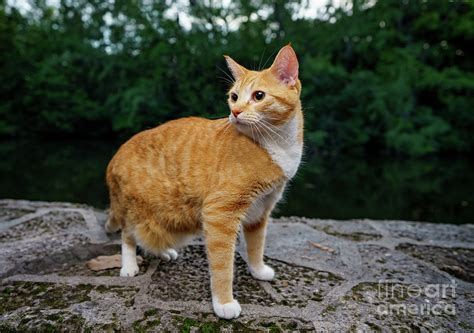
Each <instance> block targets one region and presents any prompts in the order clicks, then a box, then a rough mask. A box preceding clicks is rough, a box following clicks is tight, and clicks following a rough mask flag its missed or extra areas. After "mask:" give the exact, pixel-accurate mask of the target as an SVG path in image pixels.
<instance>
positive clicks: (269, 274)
mask: <svg viewBox="0 0 474 333" xmlns="http://www.w3.org/2000/svg"><path fill="white" fill-rule="evenodd" d="M249 269H250V274H252V276H253V277H254V278H255V279H257V280H262V281H270V280H272V279H273V278H274V277H275V271H274V270H273V268H271V267H270V266H267V265H263V266H262V267H259V268H253V267H249Z"/></svg>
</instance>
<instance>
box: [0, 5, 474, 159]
mask: <svg viewBox="0 0 474 333" xmlns="http://www.w3.org/2000/svg"><path fill="white" fill-rule="evenodd" d="M307 8H309V7H308V2H307V1H267V0H257V1H250V0H239V1H232V2H226V4H225V5H222V4H221V3H220V2H215V1H198V0H191V1H189V2H187V1H186V2H184V1H180V2H172V1H162V0H161V1H149V0H128V1H127V0H115V1H111V0H109V1H102V0H92V1H85V0H74V1H72V0H60V1H58V3H57V4H56V5H51V4H50V3H48V2H46V1H44V0H42V1H41V0H39V1H31V2H29V5H28V10H21V8H18V6H13V5H12V4H11V3H10V2H7V1H5V0H0V73H1V74H0V136H1V137H4V138H8V137H13V138H19V137H43V138H44V137H49V138H63V137H73V138H125V137H128V136H130V135H131V134H133V133H135V132H137V131H140V130H142V129H145V128H150V127H154V126H156V125H157V124H160V123H163V122H165V121H167V120H169V119H174V118H178V117H183V116H189V115H201V116H205V117H211V118H218V117H222V116H225V115H226V114H227V112H228V111H227V107H226V104H225V96H224V94H225V91H226V89H227V87H228V84H227V83H226V73H224V72H226V70H225V64H224V60H223V57H222V55H223V54H229V55H231V56H232V57H233V58H234V59H237V60H238V61H239V62H240V63H241V64H243V65H245V66H247V67H249V68H259V67H262V66H263V65H264V64H265V63H266V65H267V66H268V64H269V63H270V62H271V61H272V59H271V58H272V55H274V53H275V52H276V51H277V50H278V49H279V48H280V47H281V46H282V45H285V44H286V43H288V42H291V43H292V45H293V46H294V48H295V49H296V51H297V54H298V56H299V60H300V68H301V72H300V78H301V80H302V83H303V93H302V99H303V105H304V107H305V119H306V138H307V148H308V150H309V151H318V150H319V151H329V152H332V153H334V152H383V153H386V154H390V155H411V156H424V155H440V154H463V155H466V154H467V155H470V154H471V153H472V151H473V145H474V136H473V135H472V133H473V130H474V112H473V110H472V107H473V105H474V97H473V96H474V95H473V91H474V74H473V61H472V59H473V52H472V48H473V45H474V5H473V2H472V1H446V0H430V1H413V0H410V1H409V0H404V1H398V0H384V1H364V0H353V1H347V2H345V6H342V7H336V6H334V5H332V4H331V3H329V4H328V5H327V6H325V7H324V8H322V9H321V12H320V13H319V15H317V16H316V17H317V18H309V17H307V16H305V15H300V14H299V13H301V12H302V11H303V12H305V11H306V12H307V11H308V9H307ZM173 12H174V13H179V15H172V13H173ZM170 13H171V14H170ZM183 17H184V18H185V20H183ZM268 58H270V60H269V61H267V59H268ZM223 71H224V72H223Z"/></svg>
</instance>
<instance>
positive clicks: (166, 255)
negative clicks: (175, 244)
mask: <svg viewBox="0 0 474 333" xmlns="http://www.w3.org/2000/svg"><path fill="white" fill-rule="evenodd" d="M158 257H160V258H161V259H163V260H164V261H173V260H176V259H177V258H178V252H176V250H175V249H171V248H169V249H166V250H163V251H161V252H159V253H158Z"/></svg>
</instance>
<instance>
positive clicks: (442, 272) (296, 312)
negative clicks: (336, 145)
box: [0, 200, 474, 332]
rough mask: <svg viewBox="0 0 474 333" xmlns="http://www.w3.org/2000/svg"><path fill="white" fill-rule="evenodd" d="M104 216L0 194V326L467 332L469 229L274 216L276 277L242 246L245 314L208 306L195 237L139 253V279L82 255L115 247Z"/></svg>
mask: <svg viewBox="0 0 474 333" xmlns="http://www.w3.org/2000/svg"><path fill="white" fill-rule="evenodd" d="M105 219H106V214H105V212H103V211H100V210H97V209H94V208H92V207H88V206H85V205H77V204H71V203H47V202H30V201H23V200H21V201H20V200H18V201H17V200H0V278H1V279H2V280H1V285H0V331H19V332H20V331H21V332H24V331H38V330H40V331H41V330H45V331H46V330H63V331H93V332H96V331H110V330H117V331H137V332H145V331H151V332H153V331H156V332H161V331H172V332H190V331H193V332H198V331H203V332H233V331H244V332H248V331H255V332H280V331H318V332H321V331H323V332H326V331H327V332H332V331H364V332H365V331H386V330H398V331H404V330H406V331H433V330H435V331H436V330H439V331H446V330H448V331H472V330H474V316H473V311H474V303H473V300H474V225H472V224H466V225H460V226H456V225H447V224H433V223H422V222H406V221H373V220H350V221H334V220H315V219H307V218H300V217H288V218H279V219H274V220H273V221H272V223H271V224H270V225H269V229H268V236H267V239H268V241H267V248H266V256H267V263H268V264H269V265H271V266H273V267H274V268H275V270H276V273H277V276H276V278H275V280H274V281H272V282H261V281H256V280H254V279H252V278H251V276H250V274H249V273H248V271H247V268H246V264H245V260H246V257H245V251H244V244H243V242H242V241H240V242H239V246H238V250H237V251H238V253H237V256H236V269H235V279H234V294H235V296H236V298H237V299H238V300H239V301H240V303H241V305H242V310H243V311H242V315H241V317H240V318H238V319H237V320H234V321H226V320H219V319H218V318H216V317H215V316H214V314H213V312H212V309H211V304H210V291H209V277H208V271H207V261H206V255H205V250H204V245H203V244H202V241H201V240H200V239H197V240H196V241H194V242H192V244H191V245H189V246H187V247H185V248H183V249H181V250H180V251H179V252H180V257H179V258H178V260H177V261H175V262H172V263H167V262H163V261H161V260H160V259H157V258H154V257H147V256H146V257H145V259H144V262H143V264H142V265H141V267H140V273H139V275H138V276H137V277H135V278H121V277H119V276H118V275H119V274H118V269H111V270H107V271H101V272H92V271H90V270H88V269H87V268H86V266H85V262H87V261H88V260H89V259H91V258H94V257H96V256H98V255H109V254H115V253H118V252H119V250H120V247H119V241H118V235H113V236H112V237H111V236H109V235H107V234H106V233H105V232H104V229H103V225H104V223H105Z"/></svg>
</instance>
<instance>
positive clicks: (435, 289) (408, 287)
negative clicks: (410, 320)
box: [377, 280, 456, 316]
mask: <svg viewBox="0 0 474 333" xmlns="http://www.w3.org/2000/svg"><path fill="white" fill-rule="evenodd" d="M377 296H378V298H379V299H380V300H383V301H385V302H384V303H385V304H382V305H379V306H378V307H377V312H378V313H379V314H381V315H390V316H392V315H435V316H441V315H453V316H454V315H456V307H455V305H454V304H452V301H453V300H454V299H455V297H456V282H455V281H454V280H452V281H451V283H449V284H427V285H417V284H403V283H400V282H395V281H379V283H378V295H377Z"/></svg>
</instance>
